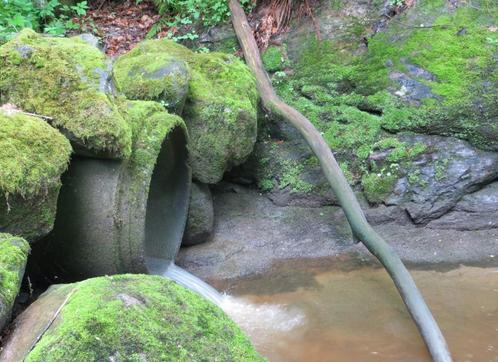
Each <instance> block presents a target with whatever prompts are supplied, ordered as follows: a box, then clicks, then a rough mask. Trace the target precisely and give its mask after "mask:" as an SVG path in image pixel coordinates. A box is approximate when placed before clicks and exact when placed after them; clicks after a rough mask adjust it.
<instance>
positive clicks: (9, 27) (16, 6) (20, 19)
mask: <svg viewBox="0 0 498 362" xmlns="http://www.w3.org/2000/svg"><path fill="white" fill-rule="evenodd" d="M86 11H87V2H86V1H81V2H79V3H77V4H75V5H66V4H64V3H63V2H61V1H59V0H49V1H39V2H38V1H32V0H3V1H0V43H3V42H5V41H8V40H9V39H11V38H12V37H13V36H14V34H16V33H18V32H19V31H21V30H22V29H23V28H31V29H33V30H36V31H38V32H43V33H47V34H51V35H64V34H65V33H66V31H67V30H70V29H77V28H78V25H77V24H76V23H75V22H73V20H72V18H73V17H81V16H83V15H85V14H86Z"/></svg>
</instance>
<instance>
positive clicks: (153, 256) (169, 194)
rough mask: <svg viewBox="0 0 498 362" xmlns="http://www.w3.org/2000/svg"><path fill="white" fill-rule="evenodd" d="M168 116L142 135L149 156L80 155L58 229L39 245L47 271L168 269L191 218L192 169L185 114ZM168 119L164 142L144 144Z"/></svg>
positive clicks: (77, 274)
mask: <svg viewBox="0 0 498 362" xmlns="http://www.w3.org/2000/svg"><path fill="white" fill-rule="evenodd" d="M160 122H161V121H160ZM165 122H166V121H165ZM165 122H164V123H163V124H162V126H161V125H157V127H156V128H154V127H151V128H150V129H147V130H146V131H143V133H141V134H140V136H139V137H138V141H137V147H135V150H134V151H136V150H137V151H136V152H137V154H138V153H140V152H147V159H148V161H147V162H143V161H139V157H138V155H137V157H133V155H132V157H131V158H130V159H129V160H126V161H115V160H104V159H92V158H83V157H78V156H75V157H74V158H73V160H72V161H71V165H70V167H69V170H68V172H67V173H66V174H65V175H64V176H63V179H62V181H63V186H62V188H61V192H60V196H59V200H58V207H57V216H56V222H55V226H54V230H53V232H52V233H51V234H50V235H49V236H48V237H47V238H46V239H45V240H44V241H43V243H39V245H37V246H36V247H35V248H34V251H33V259H35V260H36V263H37V264H38V265H39V267H40V268H41V269H42V270H43V272H44V274H46V275H47V276H49V277H53V278H55V279H59V278H62V279H63V280H64V279H67V280H79V279H83V278H87V277H92V276H100V275H112V274H119V273H126V272H132V273H151V274H162V273H163V272H164V271H165V270H166V269H167V267H168V266H169V264H170V263H171V261H173V260H174V258H175V256H176V253H177V252H178V249H179V247H180V244H181V240H182V236H183V230H184V228H185V224H186V219H187V211H188V202H189V197H190V185H191V170H190V167H189V165H188V152H187V137H188V136H187V133H186V128H185V126H184V125H183V122H182V121H181V119H179V118H177V119H176V120H175V122H174V123H171V122H170V123H169V124H168V127H169V128H167V127H165V126H164V124H165ZM161 127H162V130H163V131H164V129H166V128H167V131H166V132H164V133H163V134H162V138H161V137H159V138H158V137H157V135H155V137H156V140H155V142H156V143H157V144H155V145H151V146H150V147H148V145H146V146H145V147H144V146H143V142H147V141H145V140H146V139H147V136H150V135H151V134H152V133H153V132H154V131H157V130H159V129H160V128H161ZM159 142H160V143H159ZM138 144H140V145H138ZM138 147H141V148H140V149H138ZM144 150H145V151H144ZM59 280H60V279H59Z"/></svg>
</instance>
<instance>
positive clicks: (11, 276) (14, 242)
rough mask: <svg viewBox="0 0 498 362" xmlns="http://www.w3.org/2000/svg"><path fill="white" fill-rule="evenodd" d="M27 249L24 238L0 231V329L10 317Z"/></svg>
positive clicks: (21, 276) (19, 284)
mask: <svg viewBox="0 0 498 362" xmlns="http://www.w3.org/2000/svg"><path fill="white" fill-rule="evenodd" d="M29 250H30V249H29V244H28V243H27V242H26V241H25V240H24V239H22V238H20V237H15V236H12V235H10V234H4V233H0V330H1V329H2V328H3V327H4V326H5V323H6V322H7V321H8V319H9V318H10V312H11V309H12V306H13V304H14V300H15V298H16V296H17V294H18V293H19V288H20V286H21V281H22V278H23V275H24V268H25V266H26V261H27V259H28V254H29Z"/></svg>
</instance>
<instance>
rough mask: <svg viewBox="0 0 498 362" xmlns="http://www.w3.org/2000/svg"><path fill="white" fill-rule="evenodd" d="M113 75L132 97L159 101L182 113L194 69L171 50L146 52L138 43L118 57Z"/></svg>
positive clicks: (116, 82)
mask: <svg viewBox="0 0 498 362" xmlns="http://www.w3.org/2000/svg"><path fill="white" fill-rule="evenodd" d="M113 79H114V81H115V84H116V87H117V88H118V90H119V91H121V92H123V93H124V94H125V95H126V97H128V98H129V99H142V100H155V101H159V102H161V103H162V104H163V105H164V106H165V107H166V108H167V109H169V110H171V111H175V112H178V113H181V111H182V109H183V105H184V103H185V97H186V96H187V92H188V82H189V80H190V72H189V69H188V66H187V64H186V63H185V62H184V61H182V60H178V59H176V58H174V57H173V56H171V55H169V54H167V53H163V54H160V53H150V54H149V53H143V52H141V50H140V47H138V48H135V49H133V50H132V51H130V52H129V53H127V54H124V55H123V56H121V57H119V58H118V60H117V61H116V63H115V64H114V67H113Z"/></svg>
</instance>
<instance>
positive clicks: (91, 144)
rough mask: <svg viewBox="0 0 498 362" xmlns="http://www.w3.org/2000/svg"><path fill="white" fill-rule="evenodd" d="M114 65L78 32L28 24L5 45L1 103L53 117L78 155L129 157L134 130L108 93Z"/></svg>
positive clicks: (0, 76) (0, 67) (0, 70)
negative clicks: (59, 34)
mask: <svg viewBox="0 0 498 362" xmlns="http://www.w3.org/2000/svg"><path fill="white" fill-rule="evenodd" d="M109 67H110V64H109V62H108V60H107V58H106V56H105V55H104V53H102V52H101V51H100V50H98V49H97V48H95V47H93V46H91V45H89V44H87V43H86V42H85V41H84V40H82V39H81V38H79V37H74V38H51V37H45V36H42V35H39V34H36V33H35V32H33V31H32V30H29V29H26V30H23V31H22V32H21V33H19V34H18V36H17V37H16V38H14V39H13V40H11V41H10V42H8V43H6V44H4V45H2V46H1V47H0V103H13V104H15V105H16V106H18V107H19V108H22V109H23V110H25V111H27V112H33V113H37V114H41V115H44V116H48V117H51V120H50V122H51V124H52V125H53V126H55V127H58V128H59V129H60V130H61V131H62V132H63V133H64V134H65V135H66V136H67V137H68V138H69V139H70V140H71V142H72V144H73V147H74V150H75V152H76V153H78V154H82V155H92V156H95V155H96V156H99V157H110V158H126V157H127V156H129V154H130V146H131V131H130V128H129V126H128V124H127V122H125V120H124V119H123V117H122V116H121V115H120V113H119V112H118V110H117V107H116V105H115V104H114V103H113V101H112V99H111V98H112V97H111V95H110V94H109V92H110V84H109Z"/></svg>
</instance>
